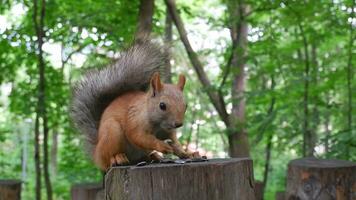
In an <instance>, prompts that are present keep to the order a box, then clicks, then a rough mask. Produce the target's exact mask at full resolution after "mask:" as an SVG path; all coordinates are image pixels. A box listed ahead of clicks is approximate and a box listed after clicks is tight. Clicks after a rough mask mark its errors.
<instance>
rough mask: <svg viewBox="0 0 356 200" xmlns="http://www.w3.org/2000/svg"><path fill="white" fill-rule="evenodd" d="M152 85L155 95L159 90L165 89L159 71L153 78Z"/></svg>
mask: <svg viewBox="0 0 356 200" xmlns="http://www.w3.org/2000/svg"><path fill="white" fill-rule="evenodd" d="M151 87H152V91H153V94H152V95H153V96H155V94H156V93H157V92H160V91H161V90H162V89H163V85H162V83H161V78H160V77H159V73H158V72H155V73H154V74H153V76H152V78H151Z"/></svg>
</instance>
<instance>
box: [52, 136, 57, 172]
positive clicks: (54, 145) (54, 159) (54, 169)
mask: <svg viewBox="0 0 356 200" xmlns="http://www.w3.org/2000/svg"><path fill="white" fill-rule="evenodd" d="M57 151H58V132H57V131H54V132H53V135H52V147H51V172H52V175H53V176H55V175H56V174H57Z"/></svg>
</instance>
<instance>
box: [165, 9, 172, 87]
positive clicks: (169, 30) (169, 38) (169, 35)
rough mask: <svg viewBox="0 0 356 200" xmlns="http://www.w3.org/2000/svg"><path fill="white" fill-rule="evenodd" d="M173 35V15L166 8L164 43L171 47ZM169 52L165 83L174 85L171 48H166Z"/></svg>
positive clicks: (166, 62)
mask: <svg viewBox="0 0 356 200" xmlns="http://www.w3.org/2000/svg"><path fill="white" fill-rule="evenodd" d="M172 36H173V33H172V18H171V15H170V14H169V10H168V8H166V24H165V28H164V42H165V44H166V45H167V46H168V47H170V45H171V44H172V40H173V38H172ZM165 50H166V51H167V55H168V59H167V60H165V65H164V75H165V82H166V83H172V69H171V68H172V66H171V62H170V60H171V58H172V55H171V54H172V52H171V51H170V48H165Z"/></svg>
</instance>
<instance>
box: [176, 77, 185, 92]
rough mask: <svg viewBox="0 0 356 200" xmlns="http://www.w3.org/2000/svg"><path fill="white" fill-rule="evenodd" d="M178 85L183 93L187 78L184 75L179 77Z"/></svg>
mask: <svg viewBox="0 0 356 200" xmlns="http://www.w3.org/2000/svg"><path fill="white" fill-rule="evenodd" d="M177 85H178V87H179V89H180V90H182V91H183V89H184V85H185V76H184V75H183V74H180V75H179V79H178V84H177Z"/></svg>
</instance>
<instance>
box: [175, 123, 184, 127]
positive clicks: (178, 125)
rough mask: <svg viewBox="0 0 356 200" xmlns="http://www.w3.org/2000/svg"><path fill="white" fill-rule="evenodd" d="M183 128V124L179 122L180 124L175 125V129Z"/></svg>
mask: <svg viewBox="0 0 356 200" xmlns="http://www.w3.org/2000/svg"><path fill="white" fill-rule="evenodd" d="M181 126H183V123H179V122H178V123H177V122H176V123H174V127H175V128H179V127H181Z"/></svg>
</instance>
